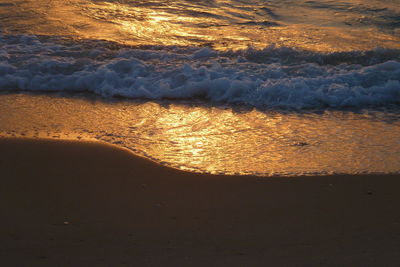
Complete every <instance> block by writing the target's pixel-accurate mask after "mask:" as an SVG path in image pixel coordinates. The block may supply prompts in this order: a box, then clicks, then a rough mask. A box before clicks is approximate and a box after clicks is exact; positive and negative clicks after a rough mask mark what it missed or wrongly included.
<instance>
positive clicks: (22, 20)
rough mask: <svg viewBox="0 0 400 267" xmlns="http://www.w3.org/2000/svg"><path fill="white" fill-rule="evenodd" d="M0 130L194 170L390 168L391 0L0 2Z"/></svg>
mask: <svg viewBox="0 0 400 267" xmlns="http://www.w3.org/2000/svg"><path fill="white" fill-rule="evenodd" d="M0 137H27V138H51V139H62V140H65V139H66V140H84V141H101V142H105V143H109V144H113V145H116V146H119V147H121V148H124V149H128V150H130V151H132V152H133V153H134V154H136V155H138V156H141V157H145V158H148V159H150V160H153V161H155V162H158V163H160V164H164V165H167V166H170V167H173V168H178V169H181V170H186V171H192V172H200V173H212V174H226V175H233V174H235V175H236V174H239V175H257V176H264V177H265V176H267V177H268V176H290V177H295V176H302V175H317V176H323V175H329V174H383V173H385V174H389V173H399V172H400V0H339V1H333V0H307V1H305V0H246V1H245V0H197V1H195V0H192V1H188V0H162V1H161V0H146V1H145V0H104V1H100V0H0ZM55 157H57V155H55Z"/></svg>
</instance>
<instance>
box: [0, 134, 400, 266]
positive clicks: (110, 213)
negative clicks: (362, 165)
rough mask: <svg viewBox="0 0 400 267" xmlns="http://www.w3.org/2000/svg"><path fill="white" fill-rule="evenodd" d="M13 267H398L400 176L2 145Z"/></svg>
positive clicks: (7, 260)
mask: <svg viewBox="0 0 400 267" xmlns="http://www.w3.org/2000/svg"><path fill="white" fill-rule="evenodd" d="M0 149H1V151H2V153H1V155H0V169H1V171H0V172H1V175H0V176H1V177H2V178H1V182H2V186H1V187H0V212H1V213H2V214H4V215H5V216H4V218H3V219H2V220H1V222H0V229H1V230H0V235H1V236H2V237H4V238H2V240H1V241H0V263H2V264H3V265H5V266H55V265H56V266H82V265H85V266H132V265H137V266H160V265H166V266H204V265H211V266H244V265H247V266H265V265H269V266H321V265H322V266H396V263H398V262H399V261H400V255H399V254H398V246H399V245H400V214H399V213H398V209H397V207H396V203H398V202H399V201H400V194H398V188H399V186H400V175H398V174H395V175H331V176H320V177H312V176H304V177H295V178H294V177H265V178H263V177H252V176H221V175H209V174H197V173H189V172H185V171H180V170H176V169H171V168H168V167H164V166H161V165H158V164H157V163H154V162H152V161H149V160H147V159H143V158H140V157H138V156H135V155H133V154H132V153H131V152H129V151H127V150H124V149H120V148H117V147H114V146H112V145H106V144H102V143H94V142H93V143H92V142H82V141H63V140H45V139H37V140H32V139H24V138H23V139H20V138H18V139H17V138H0Z"/></svg>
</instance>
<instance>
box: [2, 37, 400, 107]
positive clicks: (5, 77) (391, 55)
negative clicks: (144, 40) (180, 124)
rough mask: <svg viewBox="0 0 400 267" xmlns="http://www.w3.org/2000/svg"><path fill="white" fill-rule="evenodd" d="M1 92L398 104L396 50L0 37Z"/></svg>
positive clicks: (277, 103) (273, 103)
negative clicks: (237, 47)
mask: <svg viewBox="0 0 400 267" xmlns="http://www.w3.org/2000/svg"><path fill="white" fill-rule="evenodd" d="M0 90H1V91H34V92H43V91H44V92H48V91H59V92H71V93H73V92H91V93H94V94H97V95H101V96H103V97H126V98H142V99H149V100H161V99H192V98H201V99H203V100H205V101H209V102H212V103H232V104H233V103H234V104H244V105H250V106H254V107H262V108H276V107H277V108H290V109H308V108H342V107H367V106H386V105H390V104H394V105H398V104H400V50H390V49H382V48H376V49H374V50H370V51H353V52H335V53H317V52H310V51H300V50H296V49H294V48H288V47H274V46H270V47H267V48H265V49H263V50H256V49H252V48H248V49H246V50H240V51H225V52H220V51H215V50H213V49H211V48H207V47H203V48H201V47H178V46H176V47H171V46H146V47H130V46H123V45H119V44H115V43H111V42H105V41H93V40H92V41H77V40H69V39H65V38H61V37H57V38H49V37H40V36H34V35H18V36H15V35H14V36H5V35H3V36H0Z"/></svg>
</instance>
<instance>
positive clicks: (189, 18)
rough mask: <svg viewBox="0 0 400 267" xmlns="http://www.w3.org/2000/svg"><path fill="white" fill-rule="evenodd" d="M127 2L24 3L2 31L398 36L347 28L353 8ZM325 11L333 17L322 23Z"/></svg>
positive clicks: (333, 40) (279, 40)
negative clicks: (270, 9)
mask: <svg viewBox="0 0 400 267" xmlns="http://www.w3.org/2000/svg"><path fill="white" fill-rule="evenodd" d="M139 2H141V1H139ZM128 3H129V2H127V3H125V2H113V1H111V2H110V1H109V2H107V1H106V2H102V1H94V2H93V1H86V0H79V1H78V0H68V1H64V0H62V1H61V0H53V1H46V0H38V1H33V0H29V1H23V2H18V3H15V5H14V7H13V8H11V9H10V10H11V11H9V12H8V13H7V11H1V12H0V13H4V12H6V14H4V16H3V17H5V18H7V17H10V20H7V19H3V20H2V24H3V27H4V29H3V30H4V31H5V32H10V33H12V32H13V33H15V32H20V33H32V34H42V35H63V36H71V37H74V38H86V39H104V40H110V41H115V42H119V43H123V44H129V45H183V46H187V45H189V46H204V45H211V46H213V47H214V48H215V49H219V50H226V49H242V48H246V47H248V46H253V47H257V48H263V47H266V46H268V45H271V44H274V45H278V46H289V47H297V48H302V49H309V50H316V51H350V50H367V49H373V48H375V47H377V46H380V47H387V48H399V36H398V35H393V34H388V33H385V32H383V31H381V30H380V29H377V28H374V27H350V26H348V25H346V24H345V23H344V22H345V21H348V20H350V21H352V19H353V18H349V16H356V15H354V14H352V13H351V12H350V11H349V12H350V14H349V15H346V14H347V13H349V12H347V13H346V12H341V13H340V14H339V15H338V14H337V13H332V14H330V13H329V14H327V13H326V12H327V11H326V9H306V10H303V9H301V8H299V7H291V6H290V5H289V6H285V8H283V9H279V11H280V12H281V13H280V14H279V18H280V19H281V20H279V21H277V20H276V17H277V16H273V15H271V16H270V17H268V13H265V12H264V13H265V14H264V13H262V12H263V10H265V6H264V5H255V4H253V5H252V6H250V5H246V3H242V4H241V5H239V6H234V5H232V4H231V3H230V1H218V2H217V3H218V5H217V6H210V7H209V8H208V9H207V10H206V9H205V7H204V6H201V7H199V6H197V5H196V4H195V3H193V4H189V3H188V2H187V1H168V2H163V1H160V7H159V8H155V7H154V3H153V6H150V7H149V5H146V4H143V3H141V4H140V5H133V4H128ZM236 5H237V4H236ZM238 10H239V11H240V14H238V12H239V11H238ZM293 12H294V13H293ZM290 14H292V15H290ZM293 14H296V15H295V16H294V15H293ZM13 16H14V17H15V18H14V19H12V17H13ZM326 16H330V18H334V17H335V18H337V20H333V22H332V21H331V22H329V23H327V22H326V21H327V20H326V19H325V20H324V18H326ZM17 17H23V19H22V20H21V19H17ZM310 18H311V19H310ZM354 20H359V18H357V17H354ZM329 21H330V20H329Z"/></svg>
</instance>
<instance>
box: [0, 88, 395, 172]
mask: <svg viewBox="0 0 400 267" xmlns="http://www.w3.org/2000/svg"><path fill="white" fill-rule="evenodd" d="M0 104H1V105H0V121H1V127H0V136H24V137H39V138H61V139H86V140H93V139H96V140H100V141H104V142H107V143H111V144H116V145H117V146H120V147H125V148H128V149H130V150H131V151H133V152H134V153H136V154H138V155H142V156H145V157H147V158H150V159H153V160H155V161H157V162H160V163H162V164H166V165H168V166H172V167H175V168H180V169H183V170H189V171H196V172H209V173H224V174H256V175H300V174H328V173H353V174H354V173H365V172H368V173H374V172H383V173H392V172H399V171H400V167H399V164H398V162H399V160H400V143H399V142H398V140H400V122H399V119H398V117H399V115H396V114H394V115H393V116H392V117H393V118H394V119H391V115H390V114H384V113H380V112H372V113H370V112H362V113H353V112H344V111H329V112H324V113H323V114H317V113H295V112H285V113H280V112H262V111H257V110H236V111H235V110H232V109H231V108H223V107H207V106H204V105H179V104H171V105H165V104H158V103H154V102H147V103H137V102H132V101H103V100H96V99H94V100H90V101H88V99H79V98H68V97H64V98H60V97H52V96H34V95H1V96H0ZM383 115H384V116H383Z"/></svg>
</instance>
